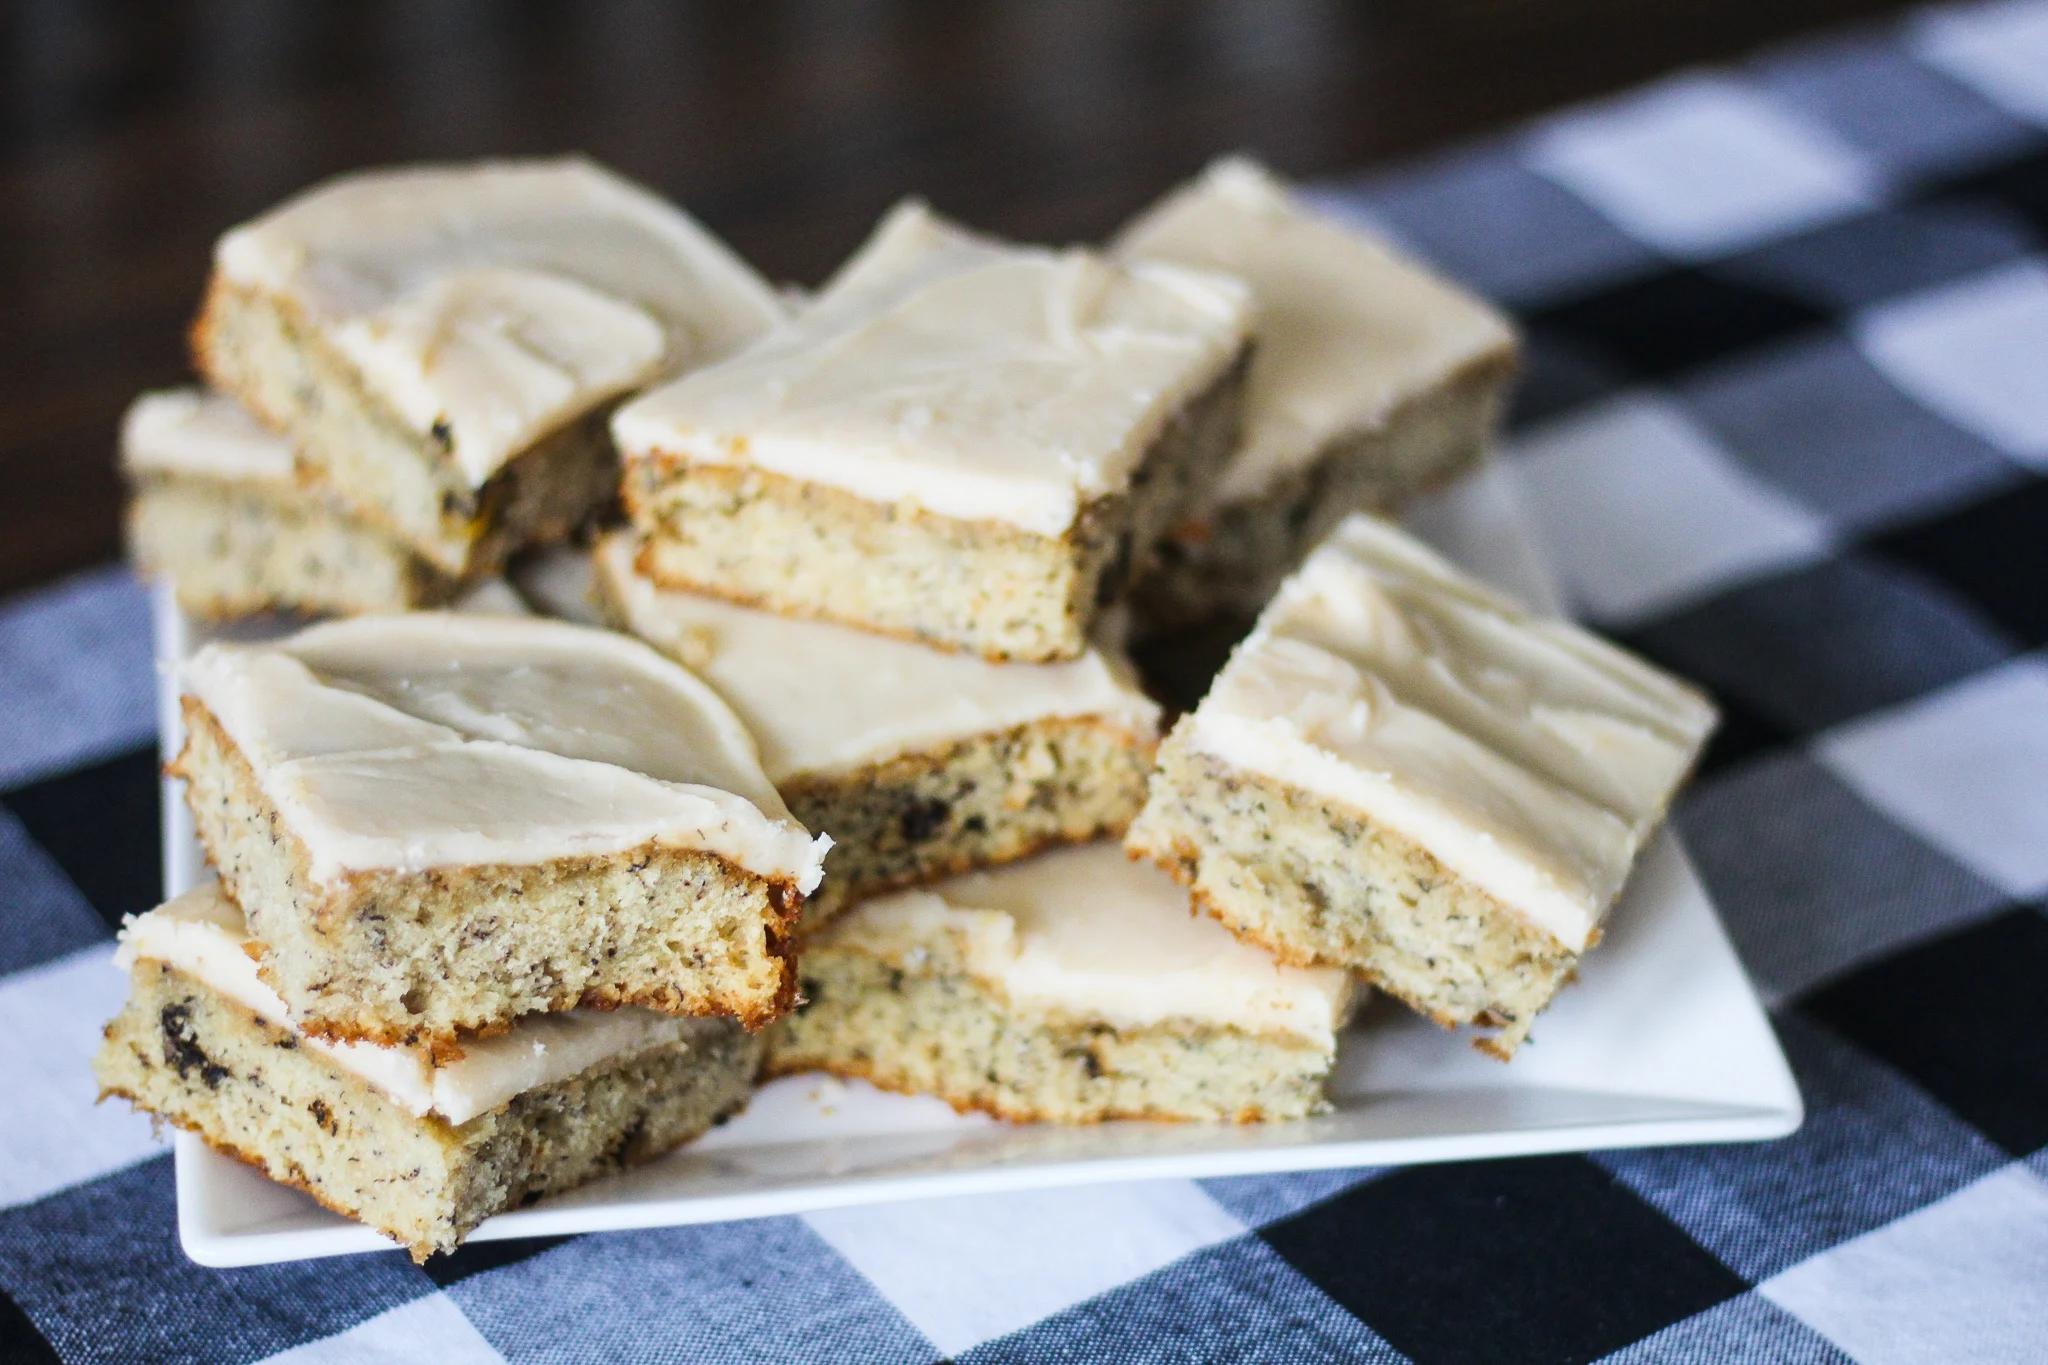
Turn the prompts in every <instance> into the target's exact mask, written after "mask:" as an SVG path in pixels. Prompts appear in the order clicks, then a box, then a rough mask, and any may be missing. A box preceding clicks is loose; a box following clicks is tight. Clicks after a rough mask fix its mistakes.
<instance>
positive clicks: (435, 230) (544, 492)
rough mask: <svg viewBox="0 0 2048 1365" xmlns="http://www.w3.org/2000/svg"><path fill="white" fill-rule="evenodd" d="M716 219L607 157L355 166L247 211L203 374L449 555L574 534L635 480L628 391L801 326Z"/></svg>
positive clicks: (440, 557)
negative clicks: (611, 427) (610, 168)
mask: <svg viewBox="0 0 2048 1365" xmlns="http://www.w3.org/2000/svg"><path fill="white" fill-rule="evenodd" d="M781 317H782V305H781V303H780V302H779V301H778V299H777V298H776V296H775V294H774V293H773V291H772V290H770V289H769V287H768V286H767V284H766V283H765V282H763V281H762V280H761V279H760V278H759V277H757V276H756V275H755V274H754V273H753V271H752V270H750V269H749V268H748V267H747V266H746V265H745V263H743V262H742V261H741V260H740V259H739V258H738V257H737V256H735V255H733V253H732V252H731V251H730V250H728V249H727V248H726V247H725V246H724V245H723V244H722V243H720V242H719V241H718V240H717V239H715V238H714V237H712V236H711V235H710V234H709V233H708V232H706V231H705V230H704V229H703V228H702V227H700V226H699V225H698V224H697V223H696V221H695V220H693V219H692V218H690V217H689V216H688V215H687V214H685V213H683V212H682V211H681V210H680V209H677V208H676V207H674V206H673V205H671V204H669V203H667V202H665V201H663V200H662V199H660V198H658V197H657V196H655V195H653V194H651V193H649V192H647V191H646V190H643V189H641V188H639V187H638V186H636V185H633V184H630V183H628V182H627V181H625V180H622V179H620V178H619V177H617V176H615V175H612V174H611V173H610V172H607V171H605V170H602V169H600V168H599V167H597V166H595V165H592V164H591V163H589V162H586V161H582V160H577V159H567V160H559V161H487V162H477V163H473V164H470V165H461V166H419V167H410V168H405V169H398V170H381V171H370V172H364V173H360V174H356V175H348V176H342V177H339V178H337V179H334V180H331V181H328V182H327V183H325V184H323V185H318V186H315V187H314V188H312V189H310V190H307V191H306V192H304V193H302V194H300V195H297V196H295V197H294V198H292V199H290V200H288V201H286V202H285V203H284V204H283V205H281V206H280V207H278V208H276V209H273V210H272V211H270V212H269V213H267V214H265V215H263V216H262V217H260V218H258V219H256V220H254V221H253V222H250V223H246V224H244V225H242V226H241V227H238V228H235V229H233V230H232V231H230V232H229V233H227V235H226V236H224V237H222V238H221V240H220V242H219V244H218V246H217V247H216V249H215V251H214V269H213V278H212V280H211V282H210V284H209V286H208V290H207V297H206V302H205V305H204V308H203V311H202V313H201V316H200V318H199V321H198V323H197V324H196V325H195V327H194V329H193V349H194V352H195V356H196V359H197V362H198V365H199V368H200V370H201V372H202V373H203V374H205V375H206V376H207V378H208V379H210V380H211V381H212V382H213V383H214V385H215V386H216V387H218V388H220V389H222V390H224V391H226V392H228V393H230V394H232V395H233V396H234V397H235V398H236V399H238V400H239V401H240V402H241V403H242V404H243V405H244V406H246V407H247V408H249V409H250V410H251V411H252V412H254V413H256V414H257V415H258V416H260V417H261V418H263V419H264V421H266V422H267V423H269V424H270V425H272V426H274V427H276V428H278V429H279V430H281V431H285V432H287V433H289V435H290V436H291V437H292V439H293V441H294V442H295V444H296V446H297V455H298V459H299V460H300V461H301V462H302V463H303V464H304V466H305V467H306V469H307V470H308V471H309V472H311V473H312V474H314V475H315V476H317V477H318V478H319V479H320V480H321V481H322V482H323V483H325V484H326V485H327V486H329V487H330V488H332V489H333V490H334V491H335V493H336V494H337V495H338V496H339V497H341V498H342V499H344V500H345V501H346V502H347V503H348V504H349V505H350V506H351V507H352V508H354V509H355V510H356V511H357V512H358V513H359V514H360V515H362V516H365V517H368V518H370V519H373V520H375V521H377V522H378V523H379V524H381V525H382V526H383V527H384V529H386V530H387V531H389V532H390V533H391V534H393V535H395V536H397V537H399V538H401V539H403V540H404V541H406V542H407V543H408V544H410V545H411V546H413V547H414V549H415V550H416V551H417V552H418V553H419V554H420V555H421V556H422V557H423V558H425V559H427V560H428V561H429V562H431V563H433V564H434V565H435V566H436V567H437V568H439V569H440V570H441V571H442V572H444V573H447V574H450V575H454V576H463V575H468V574H473V573H478V572H485V571H490V570H493V569H495V568H496V567H497V566H498V565H499V563H500V562H501V561H502V560H503V558H504V556H505V555H506V554H507V553H509V552H510V551H511V550H513V549H516V548H518V547H519V546H520V545H523V544H528V543H533V542H538V541H546V540H551V539H559V538H560V537H562V536H563V535H565V534H567V533H568V531H569V530H570V529H571V528H573V527H574V526H575V525H576V524H577V523H578V522H579V521H581V520H582V519H583V518H584V517H585V516H586V515H587V514H588V513H589V512H590V511H591V510H592V509H593V508H595V507H597V506H598V505H600V504H602V503H604V502H606V501H607V500H609V499H610V498H611V497H612V496H613V494H614V492H615V490H616V485H617V478H618V472H617V462H616V457H615V454H614V452H613V450H612V447H611V444H610V441H609V440H608V438H607V436H606V432H605V421H606V419H607V418H608V417H609V416H610V413H611V409H612V407H613V405H614V403H615V401H616V400H617V399H618V398H619V397H620V396H621V395H623V394H626V393H628V392H630V391H632V390H634V389H637V388H640V387H641V386H643V385H645V384H648V383H650V382H652V381H654V380H656V379H659V378H662V377H665V376H667V375H670V374H674V373H678V372H680V371H681V370H683V369H686V368H689V367H691V366H695V365H702V364H705V363H707V362H709V361H712V360H716V359H717V358H719V357H720V356H723V355H726V354H728V353H729V352H731V351H734V350H736V349H738V348H739V347H740V346H742V345H744V344H745V343H747V342H749V341H752V340H753V339H754V338H755V337H757V336H759V335H760V334H761V333H763V332H764V331H766V330H768V329H769V328H770V327H772V326H774V325H775V324H776V323H777V322H779V321H780V320H781Z"/></svg>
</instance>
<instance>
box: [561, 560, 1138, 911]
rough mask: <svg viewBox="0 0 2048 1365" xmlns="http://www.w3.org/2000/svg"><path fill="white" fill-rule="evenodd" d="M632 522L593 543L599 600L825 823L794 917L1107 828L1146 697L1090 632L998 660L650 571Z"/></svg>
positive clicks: (804, 809) (808, 814) (1129, 766)
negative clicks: (696, 686) (1069, 645)
mask: <svg viewBox="0 0 2048 1365" xmlns="http://www.w3.org/2000/svg"><path fill="white" fill-rule="evenodd" d="M635 558H636V544H635V540H634V538H633V537H632V536H631V535H628V534H618V535H613V536H609V537H606V538H605V539H604V540H603V541H601V542H600V543H599V545H598V547H597V550H596V552H595V554H594V556H593V564H594V570H595V595H596V597H597V599H598V600H599V602H600V603H601V604H602V608H603V611H604V614H605V615H606V616H607V617H608V618H609V619H610V620H612V621H613V622H614V623H615V624H617V625H618V626H619V627H620V628H621V629H624V630H629V631H632V632H633V633H635V634H637V635H639V636H640V637H641V638H642V639H645V640H646V641H648V642H649V643H650V644H652V645H654V646H655V647H656V648H657V649H660V650H661V651H662V652H664V653H666V654H668V655H669V656H670V657H672V658H674V659H676V660H678V661H679V662H681V663H683V664H685V665H686V666H688V667H690V668H692V669H694V670H696V671H697V672H698V673H699V674H700V675H701V676H702V677H703V678H704V679H705V681H707V682H709V683H710V684H711V685H712V686H713V687H715V688H717V689H718V691H719V692H720V694H721V695H723V696H724V697H725V698H726V700H727V701H728V702H730V703H731V705H732V707H733V709H734V711H736V712H737V713H738V714H739V717H740V719H741V720H742V721H744V722H745V723H746V725H747V727H748V729H749V730H751V731H752V732H753V735H754V739H755V742H756V743H757V744H759V746H760V749H761V763H762V767H763V769H764V770H765V771H766V772H767V774H768V778H769V780H770V781H772V782H774V783H775V785H776V788H777V790H778V791H780V792H781V794H782V798H783V800H785V801H786V802H788V803H789V808H790V811H791V813H792V814H794V815H795V817H796V818H797V819H798V820H799V821H800V822H801V823H802V824H803V825H804V827H805V828H807V829H813V830H818V831H820V832H822V833H825V834H828V835H830V836H831V838H832V841H833V847H832V862H831V871H830V874H829V875H828V876H827V877H826V878H825V881H824V883H823V884H822V885H821V886H820V887H819V889H818V893H817V894H816V895H815V896H813V897H811V898H810V899H808V900H807V901H806V902H805V905H804V923H805V926H806V928H807V929H808V928H812V927H815V926H816V925H817V924H819V923H821V922H822V921H823V920H824V919H826V918H827V917H829V916H830V915H832V914H834V913H836V912H837V911H838V910H839V909H840V908H841V907H843V906H845V905H847V904H850V903H851V902H852V901H855V900H858V899H860V898H861V897H864V896H869V895H873V894H875V893H877V892H880V891H887V890H891V889H894V888H897V887H901V886H908V885H912V884H914V883H917V882H923V881H930V880H932V879H933V878H935V877H942V876H949V875H951V874H954V873H959V872H965V871H967V870H969V869H970V868H975V867H985V866H989V865H991V864H995V863H1002V862H1009V861H1011V860H1013V859H1017V858H1021V857H1024V856H1025V855H1026V854H1029V853H1033V852H1036V851H1037V850H1038V849H1040V848H1043V847H1045V846H1047V845H1050V844H1054V843H1074V842H1081V841H1084V840H1089V839H1097V838H1101V837H1103V836H1105V835H1116V834H1121V833H1122V832H1123V830H1124V828H1125V827H1126V826H1127V825H1129V824H1130V822H1131V818H1132V817H1133V816H1135V815H1136V814H1137V813H1138V807H1139V806H1141V805H1143V804H1144V800H1145V779H1146V775H1147V774H1148V773H1149V772H1150V771H1151V766H1152V756H1153V751H1154V748H1155V747H1156V744H1157V739H1158V733H1159V730H1158V724H1159V722H1158V715H1159V709H1158V707H1157V706H1155V705H1154V704H1153V703H1152V702H1151V701H1150V700H1149V699H1148V698H1147V697H1146V696H1145V695H1144V693H1143V692H1141V691H1140V690H1139V688H1138V685H1137V682H1136V679H1135V677H1134V675H1133V673H1132V671H1131V669H1130V667H1129V665H1128V664H1127V663H1126V662H1125V661H1124V660H1123V659H1122V657H1121V655H1120V654H1119V653H1118V652H1117V651H1115V650H1113V649H1111V648H1109V647H1106V646H1096V647H1094V648H1091V649H1090V650H1089V651H1088V652H1087V653H1086V654H1084V655H1082V656H1081V657H1080V658H1078V659H1074V660H1071V661H1068V662H1065V663H1053V664H1024V663H1015V664H998V663H990V662H988V661H987V660H985V659H981V658H978V657H976V656H974V655H969V654H955V653H945V652H941V651H938V650H932V649H926V648H924V647H922V646H920V645H914V644H909V643H906V642H904V641H900V640H893V639H890V638H888V637H886V636H881V635H874V634H870V633H868V632H866V631H860V630H853V629H850V628H848V627H845V626H837V625H832V624H830V623H827V622H821V621H804V620H797V619H792V618H789V617H782V616H776V615H773V614H771V613H768V612H763V611H756V610H753V609H751V608H747V607H736V606H733V605H731V604H729V603H725V602H720V601H717V600H715V599H712V598H707V597H700V596H696V595H694V594H690V593H682V592H675V591H670V590H666V589H662V588H660V587H658V586H657V585H656V584H655V583H654V582H653V581H652V580H650V579H648V578H647V577H645V576H644V575H642V574H640V573H639V572H638V571H637V570H636V569H635V567H634V563H635Z"/></svg>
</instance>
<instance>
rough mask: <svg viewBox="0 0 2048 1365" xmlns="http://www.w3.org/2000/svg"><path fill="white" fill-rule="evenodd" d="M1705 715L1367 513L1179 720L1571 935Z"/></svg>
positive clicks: (1703, 727)
mask: <svg viewBox="0 0 2048 1365" xmlns="http://www.w3.org/2000/svg"><path fill="white" fill-rule="evenodd" d="M1713 725H1714V709H1713V707H1712V706H1711V705H1709V704H1708V702H1707V701H1706V699H1705V698H1704V697H1702V696H1701V695H1700V694H1699V693H1697V692H1695V691H1694V690H1693V689H1692V688H1690V687H1688V686H1686V685H1685V684H1683V683H1681V682H1679V681H1678V680H1677V679H1675V678H1672V677H1670V676H1669V675H1667V674H1665V673H1661V672H1659V671H1658V670H1656V669H1654V668H1652V667H1650V666H1649V665H1648V664H1645V663H1643V662H1642V661H1641V660H1639V659H1637V658H1635V657H1634V656H1633V655H1630V654H1627V653H1625V652H1623V651H1622V650H1620V649H1617V648H1616V647H1614V646H1613V645H1610V644H1608V643H1607V642H1605V641H1604V640H1601V639H1599V638H1598V637H1597V636H1594V635H1592V634H1591V633H1589V632H1587V631H1585V630H1582V629H1580V628H1579V627H1578V626H1575V625H1573V624H1571V623H1570V622H1568V621H1561V620H1555V619H1551V618H1546V617H1540V616H1534V615H1531V614H1530V613H1528V612H1527V611H1525V610H1523V609H1522V608H1521V607H1519V606H1517V605H1515V604H1514V603H1512V602H1510V601H1509V600H1508V599H1506V598H1505V597H1502V596H1501V595H1499V594H1498V593H1496V592H1494V591H1493V590H1492V589H1491V588H1488V587H1486V586H1484V585H1483V584H1481V583H1479V582H1478V581H1477V580H1476V579H1473V578H1470V577H1468V576H1467V575H1465V574H1463V573H1461V572H1460V571H1459V570H1457V569H1455V568H1453V567H1452V566H1451V565H1450V564H1449V563H1447V562H1446V561H1444V560H1443V559H1441V558H1440V557H1438V556H1437V555H1436V553H1435V552H1434V551H1432V550H1430V549H1428V548H1427V547H1426V546H1424V545H1423V544H1422V543H1421V542H1420V541H1418V540H1416V539H1414V538H1413V537H1411V536H1409V535H1408V534H1407V533H1405V532H1403V531H1401V530H1399V529H1398V528H1396V527H1394V526H1392V525H1390V524H1388V523H1387V522H1384V521H1381V520H1379V519H1378V518H1375V517H1370V516H1366V515H1363V514H1359V515H1354V516H1352V517H1350V518H1349V519H1347V520H1346V521H1344V522H1343V523H1342V524H1341V525H1339V526H1338V528H1337V529H1336V531H1335V532H1333V533H1332V534H1331V536H1330V538H1329V540H1328V541H1326V542H1325V543H1324V544H1323V545H1322V546H1321V547H1320V548H1319V549H1317V550H1316V552H1315V553H1314V554H1313V555H1311V556H1310V557H1309V559H1308V561H1307V563H1305V564H1304V565H1303V566H1302V567H1301V569H1300V570H1299V571H1297V572H1296V573H1295V575H1294V576H1293V577H1292V578H1290V579H1288V580H1287V582H1286V583H1285V584H1284V585H1283V586H1282V587H1281V589H1280V592H1279V594H1278V595H1277V596H1276V597H1275V598H1274V599H1273V601H1272V603H1271V604H1270V605H1269V606H1268V607H1267V608H1266V610H1265V612H1264V613H1263V614H1262V615H1261V616H1260V617H1259V623H1258V626H1257V628H1256V629H1255V630H1254V631H1253V632H1252V634H1251V635H1250V636H1249V637H1247V638H1246V640H1245V641H1244V642H1243V643H1242V644H1240V645H1239V646H1238V647H1237V651H1236V652H1235V653H1234V654H1232V655H1231V658H1230V662H1229V663H1228V664H1226V665H1225V666H1224V669H1223V672H1222V673H1221V674H1220V675H1219V676H1218V677H1217V680H1216V683H1215V686H1214V687H1213V688H1211V690H1210V692H1209V695H1208V696H1207V697H1205V698H1203V700H1202V704H1201V705H1200V707H1198V708H1197V709H1196V711H1195V712H1194V715H1193V717H1192V719H1191V720H1190V721H1189V722H1188V723H1187V725H1186V727H1185V729H1184V731H1183V733H1185V734H1186V736H1187V739H1188V742H1189V743H1191V744H1192V745H1193V746H1194V748H1195V749H1197V750H1198V751H1200V752H1203V753H1206V754H1210V755H1212V756H1214V757H1216V758H1220V759H1222V760H1223V761H1224V762H1226V763H1228V764H1230V765H1232V766H1233V767H1236V768H1239V769H1242V770H1245V771H1248V772H1251V773H1256V774H1260V775H1262V776H1265V777H1269V778H1272V779H1275V780H1277V781H1280V782H1284V783H1288V784H1290V785H1293V786H1296V787H1300V788H1302V789H1304V790H1307V791H1310V792H1313V793H1316V794H1318V795H1320V796H1324V797H1327V798H1330V799H1332V800H1334V801H1338V802H1341V803H1343V804H1345V805H1348V806H1351V807H1353V808H1355V809H1357V810H1359V811H1362V812H1363V813H1365V814H1366V815H1367V816H1369V817H1370V818H1371V819H1373V820H1374V821H1376V822H1378V823H1380V824H1382V825H1384V826H1386V827H1388V828H1390V829H1392V830H1395V831H1397V832H1399V833H1401V834H1404V835H1406V836H1408V837H1409V838H1411V839H1413V840H1415V841H1416V842H1417V843H1418V844H1420V845H1421V846H1422V847H1423V848H1425V849H1426V850H1428V852H1429V853H1430V854H1431V855H1432V856H1434V857H1435V858H1436V859H1437V860H1438V861H1439V862H1441V863H1442V864H1443V865H1444V866H1445V867H1447V868H1449V869H1450V870H1451V871H1452V872H1455V873H1456V874H1458V875H1459V876H1461V877H1464V878H1466V879H1468V880H1470V881H1471V882H1473V883H1474V884H1475V885H1477V886H1479V887H1480V888H1482V889H1483V890H1485V891H1487V892H1488V893H1490V894H1492V895H1493V896H1494V897H1496V898H1497V899H1499V900H1500V901H1502V902H1503V903H1505V904H1507V905H1508V906H1510V907H1512V908H1513V909H1515V910H1516V911H1518V912H1520V913H1521V914H1523V915H1525V916H1526V917H1527V918H1528V919H1529V920H1530V921H1532V922H1533V923H1535V924H1537V925H1538V926H1540V927H1542V928H1543V929H1545V930H1547V931H1548V932H1550V933H1551V934H1553V935H1555V936H1556V938H1557V939H1558V941H1559V942H1561V943H1563V944H1564V945H1565V946H1566V947H1568V948H1572V949H1582V948H1584V947H1585V946H1586V945H1587V943H1588V942H1589V940H1590V937H1591V934H1592V931H1593V929H1594V927H1595V926H1596V925H1597V924H1598V923H1599V921H1600V918H1601V916H1602V915H1604V914H1605V913H1606V910H1607V907H1608V906H1609V905H1610V904H1611V903H1612V902H1613V900H1614V898H1615V895H1616V894H1617V893H1618V892H1619V891H1620V890H1621V885H1622V882H1623V880H1624V879H1625V878H1626V877H1627V875H1628V871H1629V867H1630V866H1631V864H1632V863H1633V862H1634V859H1635V855H1636V851H1637V850H1638V849H1639V848H1640V847H1641V846H1642V843H1643V841H1644V839H1645V838H1647V837H1648V835H1649V834H1650V832H1651V831H1652V830H1653V829H1654V828H1655V826H1656V824H1657V822H1658V821H1659V820H1661V819H1662V818H1663V813H1664V809H1665V807H1666V805H1667V804H1668V803H1669V802H1670V799H1671V796H1672V794H1673V792H1674V791H1675V790H1676V789H1677V787H1678V784H1679V783H1680V782H1681V781H1682V780H1683V779H1684V777H1685V774H1686V773H1687V771H1688V770H1689V769H1690V768H1691V766H1692V762H1693V759H1694V757H1695V756H1696V755H1697V754H1698V752H1699V749H1700V746H1701V745H1702V744H1703V743H1704V742H1705V740H1706V737H1707V735H1708V733H1709V732H1710V731H1711V730H1712V729H1713Z"/></svg>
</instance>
